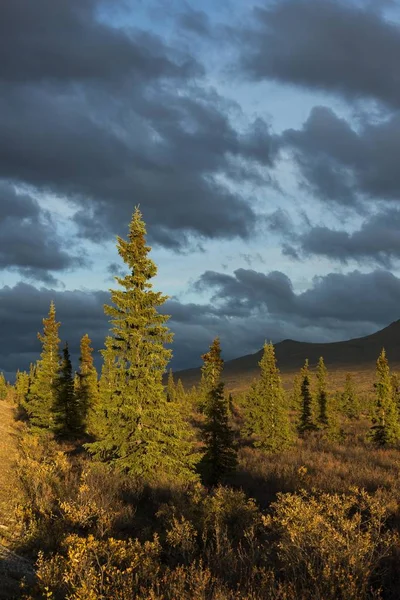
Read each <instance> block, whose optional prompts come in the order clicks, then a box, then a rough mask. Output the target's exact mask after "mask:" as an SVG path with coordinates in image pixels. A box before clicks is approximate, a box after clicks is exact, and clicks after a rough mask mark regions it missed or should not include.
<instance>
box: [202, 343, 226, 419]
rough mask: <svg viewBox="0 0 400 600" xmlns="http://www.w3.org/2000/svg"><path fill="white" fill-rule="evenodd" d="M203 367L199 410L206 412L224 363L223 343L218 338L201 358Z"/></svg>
mask: <svg viewBox="0 0 400 600" xmlns="http://www.w3.org/2000/svg"><path fill="white" fill-rule="evenodd" d="M201 358H202V360H203V365H202V367H201V379H200V387H199V409H200V411H201V412H204V411H206V408H207V406H206V405H207V402H208V400H209V398H210V396H209V392H210V391H211V390H212V389H215V387H216V386H217V384H218V383H219V381H220V378H221V373H222V369H223V366H224V361H223V360H222V358H221V342H220V340H219V337H216V338H215V339H214V341H213V342H212V344H211V346H210V350H209V351H208V352H206V353H205V354H203V355H202V356H201Z"/></svg>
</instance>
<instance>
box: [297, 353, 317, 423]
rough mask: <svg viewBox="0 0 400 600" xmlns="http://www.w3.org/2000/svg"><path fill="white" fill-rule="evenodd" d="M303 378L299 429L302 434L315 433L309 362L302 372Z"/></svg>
mask: <svg viewBox="0 0 400 600" xmlns="http://www.w3.org/2000/svg"><path fill="white" fill-rule="evenodd" d="M300 377H301V411H300V422H299V425H298V429H299V432H300V433H306V432H309V431H315V429H316V425H315V421H314V411H313V397H312V394H311V390H310V371H309V368H308V360H306V362H305V364H304V367H303V368H302V370H301V372H300Z"/></svg>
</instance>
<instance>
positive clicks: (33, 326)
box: [0, 0, 400, 378]
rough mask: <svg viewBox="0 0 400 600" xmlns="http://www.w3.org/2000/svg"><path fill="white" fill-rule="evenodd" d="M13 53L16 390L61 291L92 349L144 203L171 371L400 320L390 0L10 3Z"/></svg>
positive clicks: (7, 271) (6, 65) (399, 109)
mask: <svg viewBox="0 0 400 600" xmlns="http://www.w3.org/2000/svg"><path fill="white" fill-rule="evenodd" d="M199 6H201V9H200V10H199ZM0 55H1V56H2V60H1V61H0V325H1V327H0V336H1V344H0V370H3V371H4V372H5V374H6V375H7V376H8V377H10V378H11V377H12V375H13V373H15V371H16V369H17V368H20V369H26V368H28V367H29V364H30V363H31V362H33V361H35V360H36V359H37V358H38V355H39V352H40V343H39V341H38V339H37V332H38V331H40V330H41V329H42V319H43V317H45V316H46V315H47V313H48V310H49V304H50V302H51V300H54V302H55V304H56V309H57V317H58V320H59V321H61V323H62V325H61V329H60V334H61V337H62V339H63V341H68V342H69V345H70V348H71V351H72V355H73V359H74V361H75V364H77V357H78V350H79V340H80V338H81V337H82V336H83V335H84V334H85V333H88V334H89V335H90V337H91V338H92V340H93V344H94V347H95V349H96V356H97V357H99V353H98V351H99V350H100V349H101V348H102V346H103V342H104V338H105V336H106V335H107V333H108V327H109V325H108V322H107V318H106V317H105V316H104V312H103V305H104V304H105V303H108V302H109V289H110V288H115V287H116V285H117V284H116V283H115V281H114V277H115V276H116V275H118V274H120V273H121V272H122V273H123V272H124V270H123V264H121V260H120V258H119V256H118V253H117V251H116V246H115V240H116V236H117V235H120V236H126V234H127V230H128V225H129V221H130V218H131V215H132V212H133V210H134V208H135V206H137V205H140V209H141V211H142V213H143V217H144V220H145V222H146V225H147V232H148V242H149V244H150V245H151V246H152V252H151V257H152V259H153V260H154V261H155V262H156V264H157V266H158V274H157V277H156V278H155V279H154V288H155V289H157V290H159V291H162V292H163V293H164V294H167V295H168V296H169V300H168V301H167V303H166V304H165V306H164V307H163V309H162V310H163V312H165V313H166V314H168V315H170V316H171V318H170V320H169V325H170V327H171V329H172V331H173V332H174V334H175V337H174V344H173V361H172V363H171V366H172V367H173V368H174V369H175V370H179V369H183V368H187V367H193V366H197V365H199V364H200V363H201V359H200V356H201V354H203V353H204V352H205V351H206V350H207V348H208V346H209V345H210V343H211V341H212V340H213V338H214V337H215V336H217V335H218V336H220V338H221V344H222V349H223V355H224V358H225V359H226V360H229V359H231V358H235V357H238V356H241V355H244V354H249V353H252V352H256V351H257V350H259V348H260V347H261V346H262V344H263V343H264V341H265V340H268V341H273V342H274V343H276V342H279V341H281V340H283V339H287V338H291V339H296V340H301V341H325V342H329V341H337V340H342V339H350V338H353V337H358V336H362V335H367V334H369V333H372V332H374V331H376V330H378V329H380V328H382V327H384V326H386V325H388V324H389V323H391V322H392V321H395V320H397V319H399V318H400V262H399V259H400V235H399V233H400V162H399V156H400V71H399V66H398V65H399V57H400V5H399V3H398V2H396V1H394V0H392V1H391V0H387V1H384V0H359V1H357V0H324V1H323V2H321V0H275V1H274V0H264V1H259V2H256V1H253V0H251V1H250V0H219V1H218V2H214V1H211V0H204V1H203V2H202V3H198V2H196V1H195V0H57V2H54V0H35V2H32V1H31V0H3V2H2V6H1V19H0Z"/></svg>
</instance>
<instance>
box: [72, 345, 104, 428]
mask: <svg viewBox="0 0 400 600" xmlns="http://www.w3.org/2000/svg"><path fill="white" fill-rule="evenodd" d="M74 388H75V396H76V399H77V402H78V406H79V413H80V422H81V428H82V430H83V431H85V430H87V429H90V421H91V420H92V419H93V418H94V413H95V412H96V407H97V404H98V402H99V387H98V377H97V371H96V367H95V366H94V362H93V348H92V342H91V340H90V337H89V336H88V334H85V335H84V336H83V337H82V339H81V344H80V357H79V372H78V373H77V374H76V376H75V379H74Z"/></svg>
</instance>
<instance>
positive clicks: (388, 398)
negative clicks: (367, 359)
mask: <svg viewBox="0 0 400 600" xmlns="http://www.w3.org/2000/svg"><path fill="white" fill-rule="evenodd" d="M376 379H377V381H376V383H375V390H376V405H375V414H374V417H373V426H372V428H371V438H372V441H373V442H374V443H375V444H376V445H377V446H388V445H394V444H396V443H397V442H398V441H399V439H400V424H399V417H398V412H397V407H396V404H395V401H394V399H393V387H392V378H391V374H390V367H389V362H388V359H387V358H386V352H385V350H384V349H382V352H381V354H380V356H379V358H378V360H377V362H376Z"/></svg>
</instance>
